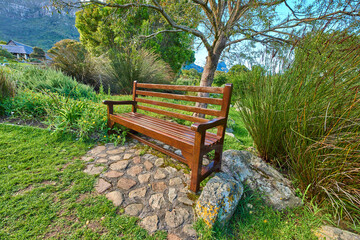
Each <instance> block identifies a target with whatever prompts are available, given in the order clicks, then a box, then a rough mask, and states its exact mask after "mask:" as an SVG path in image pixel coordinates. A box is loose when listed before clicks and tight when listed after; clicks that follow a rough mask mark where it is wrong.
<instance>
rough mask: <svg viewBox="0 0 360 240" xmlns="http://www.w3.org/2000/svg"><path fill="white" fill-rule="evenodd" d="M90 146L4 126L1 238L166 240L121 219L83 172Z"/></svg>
mask: <svg viewBox="0 0 360 240" xmlns="http://www.w3.org/2000/svg"><path fill="white" fill-rule="evenodd" d="M89 147H90V145H89V144H85V143H79V142H73V141H72V140H70V139H58V138H56V137H55V136H54V135H51V134H50V133H49V131H47V130H43V129H37V128H31V127H19V126H10V125H4V124H0V153H1V154H0V218H1V221H0V238H1V239H31V238H41V239H43V238H50V239H51V238H56V239H100V238H101V239H164V238H165V237H166V234H165V233H163V232H159V233H157V234H155V235H154V236H149V235H148V234H147V233H146V231H145V230H144V229H142V228H140V227H139V226H138V225H137V224H136V222H137V219H136V218H131V217H127V216H121V215H120V214H119V212H121V209H118V208H116V207H114V206H113V205H112V203H111V202H110V201H108V200H107V199H106V198H105V197H104V196H99V195H97V194H95V193H94V192H93V189H94V188H93V185H94V181H95V177H93V176H89V175H87V174H85V173H83V172H82V170H83V169H84V163H83V162H82V161H80V160H77V159H76V158H77V157H79V156H81V155H83V154H84V153H85V152H86V151H87V150H88V148H89Z"/></svg>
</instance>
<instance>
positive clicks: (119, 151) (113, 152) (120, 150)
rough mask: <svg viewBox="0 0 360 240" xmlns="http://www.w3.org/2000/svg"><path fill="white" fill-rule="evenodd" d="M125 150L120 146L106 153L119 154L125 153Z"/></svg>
mask: <svg viewBox="0 0 360 240" xmlns="http://www.w3.org/2000/svg"><path fill="white" fill-rule="evenodd" d="M123 152H124V150H122V149H119V148H115V149H113V150H110V151H107V152H106V153H107V154H110V155H118V154H120V153H123Z"/></svg>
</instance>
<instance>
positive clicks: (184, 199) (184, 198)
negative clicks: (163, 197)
mask: <svg viewBox="0 0 360 240" xmlns="http://www.w3.org/2000/svg"><path fill="white" fill-rule="evenodd" d="M178 201H179V202H181V203H183V204H185V205H189V206H191V205H193V204H194V202H193V201H191V200H190V199H189V198H187V197H179V198H178Z"/></svg>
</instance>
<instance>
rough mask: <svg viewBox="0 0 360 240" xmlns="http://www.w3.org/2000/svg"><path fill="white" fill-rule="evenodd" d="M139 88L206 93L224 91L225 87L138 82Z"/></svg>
mask: <svg viewBox="0 0 360 240" xmlns="http://www.w3.org/2000/svg"><path fill="white" fill-rule="evenodd" d="M137 87H138V88H150V89H166V90H179V91H189V92H206V93H223V91H224V88H221V87H200V86H184V85H166V84H149V83H138V84H137Z"/></svg>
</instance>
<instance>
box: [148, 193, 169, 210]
mask: <svg viewBox="0 0 360 240" xmlns="http://www.w3.org/2000/svg"><path fill="white" fill-rule="evenodd" d="M149 205H150V207H152V209H154V210H156V209H161V208H163V207H164V206H165V199H164V195H163V194H162V193H156V194H154V195H152V196H151V197H150V199H149Z"/></svg>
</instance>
